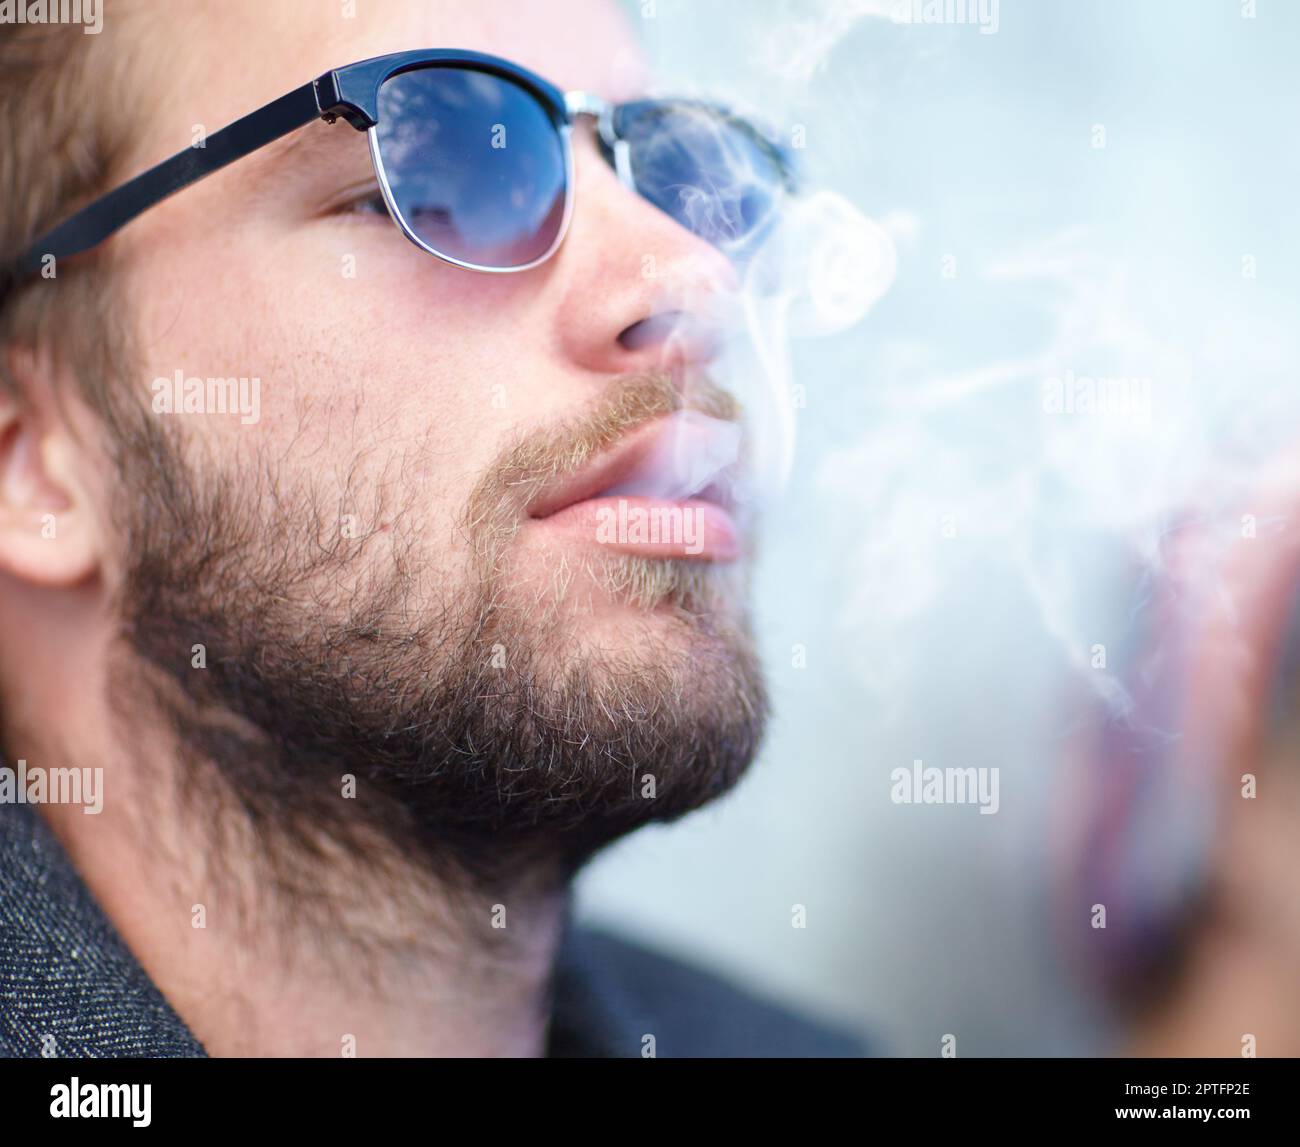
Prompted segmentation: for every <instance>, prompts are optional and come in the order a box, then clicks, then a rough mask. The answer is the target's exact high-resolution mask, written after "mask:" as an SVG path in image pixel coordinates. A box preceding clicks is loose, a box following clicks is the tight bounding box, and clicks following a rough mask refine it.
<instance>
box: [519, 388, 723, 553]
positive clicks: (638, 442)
mask: <svg viewBox="0 0 1300 1147" xmlns="http://www.w3.org/2000/svg"><path fill="white" fill-rule="evenodd" d="M740 443H741V430H740V427H739V426H738V425H737V424H736V423H734V422H726V421H723V420H721V419H717V418H711V417H709V416H708V415H705V414H703V413H701V412H700V411H696V410H682V411H677V412H676V413H675V414H672V415H669V416H668V417H666V418H661V419H657V420H655V421H654V422H652V423H649V424H648V425H646V426H643V427H641V428H640V429H638V430H636V431H634V432H633V433H631V434H630V435H628V437H626V438H625V439H624V440H623V441H622V442H620V443H619V444H618V445H617V446H616V447H614V448H612V449H610V450H608V451H606V452H605V453H603V454H602V455H601V456H600V457H598V458H597V459H596V460H595V462H593V463H592V464H591V465H590V466H587V467H585V468H584V469H583V470H581V471H579V472H578V473H576V474H573V475H569V476H566V477H565V478H562V479H560V480H558V481H557V482H554V483H552V484H551V485H549V486H548V487H546V488H545V489H544V490H543V491H542V492H541V494H540V495H539V496H538V497H537V498H536V499H534V501H533V503H532V505H531V506H530V507H529V516H530V518H532V519H533V520H534V521H535V522H537V523H538V524H539V525H544V526H545V528H547V529H548V530H551V531H555V532H562V533H564V534H567V535H569V536H571V537H572V538H573V539H574V540H576V541H586V542H588V543H591V544H596V545H601V546H604V547H607V548H609V549H612V550H615V551H617V552H620V553H630V554H638V555H641V556H646V557H660V558H683V559H694V560H699V561H731V560H734V559H735V558H736V557H738V556H739V555H740V552H741V545H740V529H739V526H738V524H737V503H738V498H737V489H736V487H737V474H738V465H737V462H738V459H739V456H740Z"/></svg>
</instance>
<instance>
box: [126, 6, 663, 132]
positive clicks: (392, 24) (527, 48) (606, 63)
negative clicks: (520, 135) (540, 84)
mask: <svg viewBox="0 0 1300 1147" xmlns="http://www.w3.org/2000/svg"><path fill="white" fill-rule="evenodd" d="M155 13H156V14H155ZM137 16H142V17H143V21H144V23H145V33H144V36H145V40H146V45H145V49H146V51H145V55H146V58H147V59H149V60H151V61H152V62H153V67H154V74H153V77H152V79H153V85H152V86H153V88H154V89H155V92H154V94H155V97H156V98H155V101H154V104H153V106H154V109H155V114H154V115H153V116H151V117H150V118H151V119H153V120H154V121H155V122H157V123H158V126H159V127H160V128H161V129H163V130H164V131H165V132H166V136H167V138H169V139H174V138H175V136H176V133H177V123H176V122H175V121H177V120H178V119H179V120H181V121H183V125H184V130H185V131H186V132H188V131H189V130H191V128H192V126H193V125H194V124H203V125H204V127H205V128H207V129H208V130H213V129H215V128H216V127H219V126H221V124H223V123H225V122H228V121H229V120H232V119H236V118H238V117H239V116H241V115H243V114H245V113H246V112H248V111H250V110H252V109H253V108H255V107H258V106H260V105H261V104H264V103H267V102H268V101H270V100H273V99H275V98H276V97H277V96H280V95H283V94H284V93H285V92H286V91H289V90H290V89H291V88H294V87H297V86H298V85H299V84H302V83H305V82H306V81H307V80H310V79H313V78H315V77H316V76H318V75H319V74H320V73H322V72H324V71H327V70H329V69H330V68H335V67H340V66H342V65H344V64H350V63H353V62H355V61H357V60H363V59H366V58H367V57H370V56H379V55H384V54H386V53H388V52H403V51H409V50H411V49H417V48H467V49H472V50H474V51H480V52H489V53H491V54H493V55H497V56H504V57H506V58H507V59H510V60H513V61H515V62H516V63H519V64H522V65H524V66H525V67H527V68H531V69H532V70H533V71H535V72H537V73H538V74H539V75H541V76H543V77H544V78H545V79H548V80H550V81H551V82H552V83H554V84H556V85H557V86H558V87H560V88H562V89H565V90H575V89H580V90H584V91H590V92H595V93H598V94H599V95H601V96H602V97H604V98H606V99H615V100H617V99H622V98H626V97H628V96H629V95H632V94H635V93H636V92H638V91H640V90H642V89H643V88H644V86H645V84H646V75H645V71H644V63H643V60H642V57H641V55H640V53H639V51H638V49H637V45H636V36H635V28H634V27H633V24H632V22H631V21H630V20H629V19H628V17H627V16H626V15H625V13H624V10H623V8H622V6H620V5H619V4H618V3H617V0H418V2H413V0H276V2H275V3H269V4H268V3H267V2H266V0H223V2H222V3H211V2H203V0H173V2H172V3H169V4H168V5H166V6H165V7H162V6H159V7H158V8H154V7H153V6H152V5H150V6H146V7H145V8H144V9H141V10H137Z"/></svg>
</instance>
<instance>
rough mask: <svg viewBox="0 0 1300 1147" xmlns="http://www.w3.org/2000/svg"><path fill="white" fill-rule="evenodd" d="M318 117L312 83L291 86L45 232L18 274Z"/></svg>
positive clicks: (106, 232) (95, 241) (97, 239)
mask: <svg viewBox="0 0 1300 1147" xmlns="http://www.w3.org/2000/svg"><path fill="white" fill-rule="evenodd" d="M321 115H322V112H321V108H320V105H319V103H318V102H317V97H316V84H315V82H314V81H313V82H311V83H307V84H303V86H302V87H300V88H295V89H294V90H293V91H291V92H289V93H288V95H284V96H281V97H280V98H279V99H278V100H273V101H272V102H271V103H269V104H266V105H265V106H263V107H260V108H258V109H257V111H255V112H250V113H249V114H248V115H246V116H244V117H243V118H242V119H237V120H236V121H235V122H234V123H232V124H230V125H229V126H227V127H223V128H222V129H221V130H220V131H217V132H213V133H212V135H210V136H208V137H207V139H206V140H205V141H204V143H203V144H202V145H196V146H193V147H188V148H186V149H185V150H184V151H182V152H179V153H177V154H176V155H173V156H172V157H171V158H170V159H165V160H163V162H162V163H160V164H158V165H157V166H156V167H151V168H150V169H149V170H148V171H146V172H144V173H143V174H141V175H137V176H136V177H135V178H134V179H132V180H130V181H129V182H127V183H124V184H122V186H121V187H118V188H116V189H114V190H113V191H110V192H109V193H108V194H107V195H104V196H103V197H101V198H99V199H96V200H95V201H94V202H93V203H91V204H90V205H89V206H88V207H85V208H83V209H82V210H81V211H78V212H77V213H76V214H75V215H73V216H72V217H71V218H69V219H67V220H65V221H64V222H63V223H60V224H59V225H58V226H57V227H55V228H54V229H53V230H52V231H48V232H46V234H44V235H42V236H41V237H40V238H39V239H37V240H36V241H35V242H34V243H33V244H32V245H31V246H30V247H29V248H28V249H27V250H26V251H25V252H24V254H23V257H22V261H21V263H20V265H19V268H18V275H17V276H16V277H17V278H25V277H26V276H28V275H33V274H35V273H37V272H38V271H40V270H41V268H42V265H43V263H44V261H45V259H46V258H48V257H49V256H53V257H54V258H55V259H63V258H67V257H69V256H72V255H76V254H79V253H80V252H82V251H88V250H90V248H92V247H95V246H98V245H99V244H100V243H102V242H103V241H104V240H105V239H107V238H108V237H109V236H110V235H111V234H113V232H114V231H116V230H117V229H118V228H120V227H122V226H124V225H125V224H127V223H129V222H130V221H131V220H132V219H134V218H135V217H136V216H137V215H139V214H141V213H142V212H144V211H147V210H148V209H149V208H150V207H153V206H154V205H155V204H157V203H160V202H162V200H164V199H166V198H167V197H168V196H169V195H174V194H175V193H176V192H177V191H180V190H181V189H182V188H184V187H188V186H189V185H190V184H191V183H195V182H197V181H198V180H200V179H202V178H203V177H204V176H205V175H211V174H212V173H213V172H214V171H219V170H220V169H221V168H223V167H225V166H226V165H227V164H229V163H234V161H235V160H237V159H242V158H243V157H244V156H246V155H249V154H251V153H252V152H254V151H256V150H257V149H258V148H259V147H264V146H265V145H266V144H268V143H270V142H271V141H272V140H276V139H279V138H280V137H281V136H284V135H288V134H289V133H290V132H291V131H296V130H297V129H298V128H300V127H304V126H305V125H307V124H309V123H310V122H311V121H312V120H314V119H318V118H320V116H321Z"/></svg>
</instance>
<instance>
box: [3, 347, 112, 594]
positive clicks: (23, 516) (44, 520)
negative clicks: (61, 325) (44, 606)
mask: <svg viewBox="0 0 1300 1147" xmlns="http://www.w3.org/2000/svg"><path fill="white" fill-rule="evenodd" d="M9 363H10V366H11V368H13V369H14V371H15V374H18V373H20V372H29V371H32V370H34V369H35V362H34V360H33V358H32V357H31V356H30V354H25V353H24V354H18V353H11V355H10V358H9ZM30 381H33V380H32V379H30V378H28V379H24V380H20V381H19V387H20V390H21V391H24V392H26V393H27V394H30V393H31V392H30V390H28V388H27V387H26V386H25V385H24V382H30ZM76 462H77V452H76V450H75V446H74V443H73V442H72V440H71V438H70V437H69V432H68V429H67V427H66V426H65V425H64V424H63V423H62V421H60V420H58V419H56V418H52V417H42V416H41V414H39V413H38V412H37V408H36V407H35V406H34V405H32V404H31V403H29V402H25V401H23V400H22V399H20V398H19V397H18V396H17V395H15V394H13V393H12V392H11V393H9V394H5V395H3V396H0V571H3V572H4V573H7V574H9V575H11V576H12V577H15V578H18V579H20V580H22V581H25V582H27V583H29V584H31V585H33V586H45V587H49V588H58V587H67V586H73V585H78V584H80V583H81V582H83V581H86V580H88V579H89V578H91V577H93V576H94V574H95V573H96V572H97V570H98V568H99V557H100V555H99V543H98V537H97V532H96V530H95V522H94V512H93V506H92V505H91V504H90V502H89V500H88V498H87V496H86V492H85V489H84V487H83V485H82V484H81V482H80V481H79V475H78V473H77V469H76Z"/></svg>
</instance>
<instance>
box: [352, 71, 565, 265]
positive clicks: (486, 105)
mask: <svg viewBox="0 0 1300 1147" xmlns="http://www.w3.org/2000/svg"><path fill="white" fill-rule="evenodd" d="M375 132H376V140H377V144H378V151H379V156H380V160H381V164H382V167H383V171H384V176H385V178H386V179H387V181H388V188H389V194H390V196H391V198H392V203H393V205H394V207H395V208H396V210H397V213H398V215H399V216H400V217H401V219H402V221H403V222H404V223H405V225H406V226H407V228H409V229H410V231H411V232H412V233H413V234H414V235H415V236H416V237H418V238H419V239H420V241H421V242H422V243H424V244H426V245H427V246H428V247H430V248H432V249H433V250H434V251H436V252H437V253H438V254H439V255H444V256H448V257H450V258H452V259H457V260H459V261H461V262H463V263H469V264H472V265H473V266H476V267H492V268H498V269H505V268H509V267H522V266H526V265H528V264H529V263H533V262H535V261H536V260H538V259H540V258H541V257H542V256H543V255H545V254H546V253H547V252H548V251H550V250H551V248H552V247H553V246H554V245H555V242H556V240H557V239H558V237H559V235H560V232H561V229H562V228H563V226H564V210H565V197H566V188H567V182H568V178H567V171H566V164H565V153H564V144H563V140H562V137H561V135H560V129H559V127H558V126H557V125H556V124H555V122H554V121H553V120H552V118H551V116H550V114H549V113H548V111H547V109H546V108H545V107H544V106H543V105H542V104H541V103H540V102H539V100H538V99H537V98H536V97H535V96H534V95H532V93H530V92H529V91H527V90H526V89H525V88H523V87H521V86H520V85H519V84H516V83H514V82H513V81H511V80H508V79H505V78H503V77H501V76H496V75H492V74H490V73H487V72H478V71H470V70H467V69H464V68H454V67H430V68H420V69H418V70H415V71H409V72H401V73H399V74H398V75H396V76H393V77H391V78H390V79H388V80H386V81H385V82H384V84H383V86H382V87H381V88H380V89H379V123H378V126H377V127H376V128H375Z"/></svg>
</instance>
